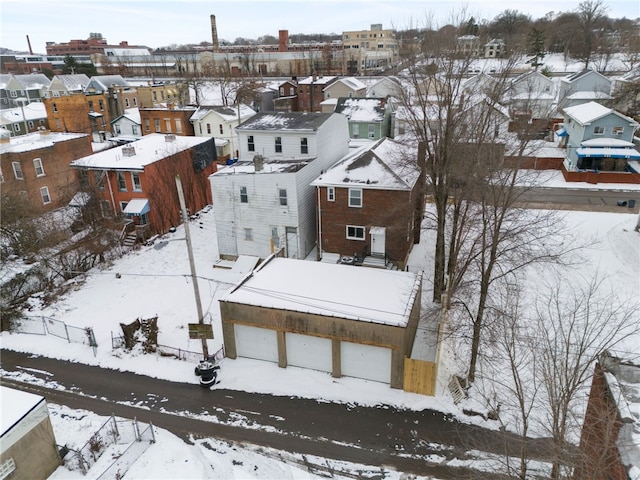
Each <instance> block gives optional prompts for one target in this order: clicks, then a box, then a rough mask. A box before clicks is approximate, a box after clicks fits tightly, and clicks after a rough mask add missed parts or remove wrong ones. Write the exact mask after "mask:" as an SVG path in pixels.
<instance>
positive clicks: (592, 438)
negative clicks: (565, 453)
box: [573, 352, 640, 480]
mask: <svg viewBox="0 0 640 480" xmlns="http://www.w3.org/2000/svg"><path fill="white" fill-rule="evenodd" d="M639 407H640V365H637V364H634V363H631V362H629V361H625V360H623V359H620V358H616V357H612V356H611V355H610V354H609V353H608V352H604V353H603V354H602V355H601V356H600V358H599V359H598V362H597V363H596V366H595V371H594V374H593V382H592V384H591V391H590V393H589V402H588V404H587V411H586V413H585V418H584V424H583V426H582V434H581V436H580V455H579V456H578V465H577V467H576V469H575V471H574V477H573V478H574V479H575V480H580V479H583V478H589V479H592V480H627V479H629V478H636V476H635V475H637V474H638V472H639V471H640V408H639ZM633 472H635V474H634V473H633Z"/></svg>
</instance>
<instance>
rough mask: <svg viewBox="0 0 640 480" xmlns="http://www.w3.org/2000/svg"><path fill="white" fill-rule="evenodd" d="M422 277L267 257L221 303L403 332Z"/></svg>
mask: <svg viewBox="0 0 640 480" xmlns="http://www.w3.org/2000/svg"><path fill="white" fill-rule="evenodd" d="M421 283H422V274H421V273H411V272H404V271H397V270H385V269H377V268H365V267H354V266H352V265H340V264H331V263H323V262H310V261H305V260H295V259H291V258H275V257H270V258H269V259H267V260H266V261H265V262H264V263H263V264H262V265H260V267H258V268H257V269H256V270H254V271H253V272H252V273H251V274H249V275H248V276H247V277H246V278H245V279H244V280H243V281H242V282H240V284H238V285H237V286H236V287H235V288H233V289H231V290H230V291H229V292H228V293H227V294H225V295H224V296H223V297H222V298H221V299H220V301H221V302H233V303H240V304H245V305H254V306H260V307H265V308H274V309H280V310H288V311H294V312H304V313H310V314H316V315H325V316H330V317H339V318H347V319H350V320H360V321H364V322H373V323H379V324H384V325H392V326H398V327H405V326H407V324H408V322H409V314H410V313H411V307H412V306H413V303H414V300H415V297H416V295H417V294H418V292H419V291H420V286H421Z"/></svg>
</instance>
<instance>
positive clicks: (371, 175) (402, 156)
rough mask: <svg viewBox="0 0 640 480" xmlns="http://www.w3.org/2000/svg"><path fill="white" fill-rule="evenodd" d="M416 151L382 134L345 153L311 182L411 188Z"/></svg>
mask: <svg viewBox="0 0 640 480" xmlns="http://www.w3.org/2000/svg"><path fill="white" fill-rule="evenodd" d="M417 155H418V152H417V149H416V148H415V147H411V146H408V145H404V144H401V143H399V142H396V141H395V140H392V139H390V138H383V139H381V140H378V141H377V142H375V143H371V144H369V145H365V146H363V147H360V148H359V149H357V150H356V151H355V152H352V153H349V154H347V155H346V156H345V157H344V158H343V159H342V160H340V161H339V162H338V163H337V164H335V165H334V166H332V167H331V168H329V169H328V170H327V171H326V172H325V173H323V174H322V175H320V176H319V177H318V178H317V179H316V180H314V181H313V182H312V183H311V184H312V185H314V186H336V187H347V186H354V185H355V186H359V187H362V188H370V189H376V190H411V189H412V188H413V186H414V185H415V183H416V182H417V180H418V178H419V176H420V169H419V168H418V166H417Z"/></svg>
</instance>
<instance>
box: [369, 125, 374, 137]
mask: <svg viewBox="0 0 640 480" xmlns="http://www.w3.org/2000/svg"><path fill="white" fill-rule="evenodd" d="M375 137H376V126H375V125H369V138H375Z"/></svg>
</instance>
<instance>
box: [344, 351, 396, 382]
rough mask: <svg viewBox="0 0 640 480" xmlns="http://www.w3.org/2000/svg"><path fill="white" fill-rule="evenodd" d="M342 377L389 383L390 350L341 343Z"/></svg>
mask: <svg viewBox="0 0 640 480" xmlns="http://www.w3.org/2000/svg"><path fill="white" fill-rule="evenodd" d="M340 349H341V350H340V356H341V359H342V375H345V376H347V377H356V378H364V379H366V380H374V381H376V382H384V383H391V349H390V348H384V347H374V346H371V345H362V344H360V343H352V342H341V344H340Z"/></svg>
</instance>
